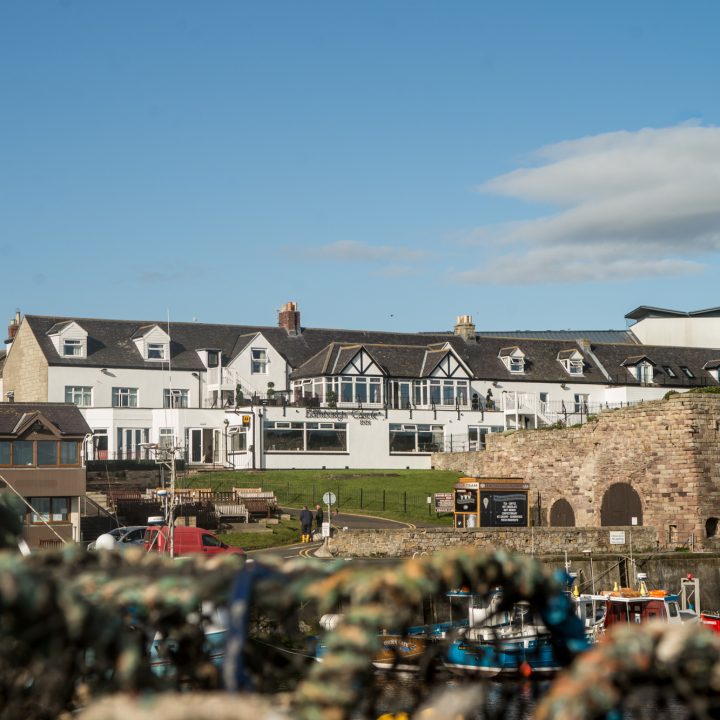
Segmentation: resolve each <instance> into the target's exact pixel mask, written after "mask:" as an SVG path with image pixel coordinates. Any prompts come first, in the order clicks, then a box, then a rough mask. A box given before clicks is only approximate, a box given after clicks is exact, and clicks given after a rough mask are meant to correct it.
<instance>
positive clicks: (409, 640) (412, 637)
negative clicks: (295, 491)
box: [316, 589, 473, 672]
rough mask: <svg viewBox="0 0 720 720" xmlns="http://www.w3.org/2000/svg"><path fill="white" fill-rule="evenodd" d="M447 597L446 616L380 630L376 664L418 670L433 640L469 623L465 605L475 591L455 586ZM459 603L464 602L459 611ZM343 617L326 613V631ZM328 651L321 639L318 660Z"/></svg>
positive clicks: (436, 641) (391, 667)
mask: <svg viewBox="0 0 720 720" xmlns="http://www.w3.org/2000/svg"><path fill="white" fill-rule="evenodd" d="M446 597H447V599H448V608H447V614H448V618H447V619H446V620H442V621H437V620H436V621H434V622H430V623H425V624H422V625H414V626H412V627H409V628H407V629H405V630H402V631H392V630H387V629H383V630H381V631H380V632H379V633H378V638H379V640H380V645H381V647H380V650H379V651H378V652H377V653H376V655H375V657H374V658H373V667H375V668H376V669H378V670H384V671H388V670H393V671H398V672H416V671H417V670H419V669H420V665H421V662H422V659H423V657H426V656H427V654H428V653H429V652H432V646H433V645H434V644H436V643H439V642H441V641H442V640H444V639H445V638H446V637H448V636H449V635H450V634H451V633H453V632H457V631H459V630H461V629H464V628H466V627H468V625H469V623H470V619H469V617H468V610H467V607H466V606H467V605H468V604H469V603H470V601H471V599H472V597H473V595H472V593H470V591H469V590H467V589H460V590H452V591H450V592H448V593H446ZM458 604H461V605H462V606H463V607H462V612H461V613H460V614H458V608H457V605H458ZM342 620H343V615H342V613H336V614H326V615H323V616H322V617H321V618H320V627H322V628H323V630H325V631H329V630H333V629H334V628H335V627H336V626H337V625H338V623H340V622H342ZM325 651H326V648H325V644H324V643H323V642H322V641H321V642H319V643H318V645H317V650H316V657H317V659H318V660H322V657H323V655H324V654H325Z"/></svg>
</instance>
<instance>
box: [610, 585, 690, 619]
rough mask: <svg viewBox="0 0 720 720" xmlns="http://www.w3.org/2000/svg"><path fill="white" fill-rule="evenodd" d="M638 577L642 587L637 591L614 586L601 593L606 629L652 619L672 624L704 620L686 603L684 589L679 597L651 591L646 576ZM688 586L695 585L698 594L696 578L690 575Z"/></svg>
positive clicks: (661, 591)
mask: <svg viewBox="0 0 720 720" xmlns="http://www.w3.org/2000/svg"><path fill="white" fill-rule="evenodd" d="M638 578H639V579H640V586H639V588H638V589H637V590H636V589H634V588H617V587H615V588H613V590H610V591H606V592H604V593H602V595H603V596H605V597H606V598H607V616H606V618H605V626H606V627H612V626H613V625H618V624H626V623H643V622H647V621H649V620H661V621H662V622H666V623H669V624H671V625H673V624H677V625H679V624H681V623H697V622H700V621H701V615H700V614H698V613H697V612H696V611H695V609H694V608H693V607H692V606H691V605H688V604H687V603H686V602H683V598H684V597H686V593H685V591H684V588H683V591H681V593H680V594H678V593H671V592H668V591H667V590H662V589H657V590H648V589H647V587H646V584H645V575H644V574H642V575H641V574H638ZM686 583H693V585H694V588H693V593H694V594H695V595H696V596H697V595H699V590H698V581H697V579H695V578H692V576H688V579H687V580H683V584H686Z"/></svg>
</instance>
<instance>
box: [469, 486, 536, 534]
mask: <svg viewBox="0 0 720 720" xmlns="http://www.w3.org/2000/svg"><path fill="white" fill-rule="evenodd" d="M527 524H528V500H527V493H526V492H517V491H507V490H481V491H480V526H481V527H527Z"/></svg>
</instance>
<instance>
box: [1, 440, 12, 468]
mask: <svg viewBox="0 0 720 720" xmlns="http://www.w3.org/2000/svg"><path fill="white" fill-rule="evenodd" d="M9 464H10V441H9V440H0V465H9Z"/></svg>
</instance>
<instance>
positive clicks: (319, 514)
mask: <svg viewBox="0 0 720 720" xmlns="http://www.w3.org/2000/svg"><path fill="white" fill-rule="evenodd" d="M324 519H325V516H324V514H323V509H322V505H321V504H320V503H318V504H317V505H316V506H315V529H316V530H317V531H318V532H319V533H322V526H323V520H324Z"/></svg>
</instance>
